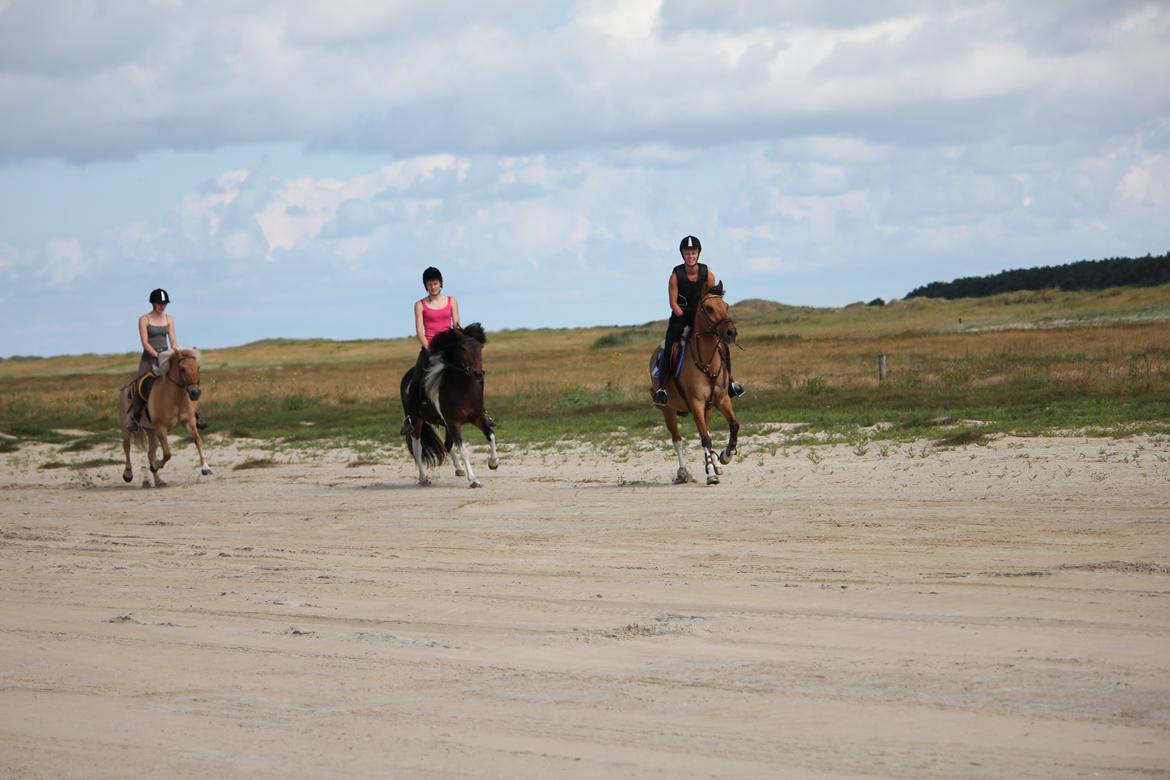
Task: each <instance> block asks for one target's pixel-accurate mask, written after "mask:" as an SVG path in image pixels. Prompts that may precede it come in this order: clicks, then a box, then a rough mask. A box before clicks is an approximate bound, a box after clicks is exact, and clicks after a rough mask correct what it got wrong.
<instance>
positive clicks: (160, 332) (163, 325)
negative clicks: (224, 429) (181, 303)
mask: <svg viewBox="0 0 1170 780" xmlns="http://www.w3.org/2000/svg"><path fill="white" fill-rule="evenodd" d="M170 302H171V296H170V295H168V294H167V291H166V290H163V289H162V288H159V289H157V290H152V291H151V293H150V304H151V309H150V311H149V312H147V313H146V314H143V315H142V316H141V317H139V318H138V338H139V340H140V341H141V342H142V357H141V358H140V359H139V361H138V373H137V374H136V375H135V377H134V382H135V384H137V383H138V380H139V379H141V378H142V375H143V374H145V373H147V372H148V371H152V370H153V369H154V368H155V366H157V365H158V353H160V352H165V351H166V350H167V349H172V350H175V349H178V348H179V340H178V339H176V338H175V320H174V318H173V317H171V315H169V314H167V312H166V309H167V304H168V303H170ZM142 407H143V403H142V400H141V399H140V398H138V397H137V394H135V398H134V402H133V403H132V404H131V405H130V423H129V424H128V425H127V426H126V427H127V429H128V430H130V431H132V432H133V431H136V430H138V422H139V419H140V418H141V417H142ZM196 419H197V420H198V413H196ZM196 424H197V425H198V426H199V428H200V429H203V428H206V427H207V424H206V423H204V422H203V421H202V420H198V422H197V423H196Z"/></svg>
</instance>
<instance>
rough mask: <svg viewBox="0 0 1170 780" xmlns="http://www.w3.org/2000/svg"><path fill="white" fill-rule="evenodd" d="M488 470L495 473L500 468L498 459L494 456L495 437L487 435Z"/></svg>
mask: <svg viewBox="0 0 1170 780" xmlns="http://www.w3.org/2000/svg"><path fill="white" fill-rule="evenodd" d="M488 447H489V448H490V449H489V450H488V468H489V469H491V470H492V471H495V470H496V469H497V468H499V467H500V458H499V456H497V455H496V435H495V434H494V433H492V434H488Z"/></svg>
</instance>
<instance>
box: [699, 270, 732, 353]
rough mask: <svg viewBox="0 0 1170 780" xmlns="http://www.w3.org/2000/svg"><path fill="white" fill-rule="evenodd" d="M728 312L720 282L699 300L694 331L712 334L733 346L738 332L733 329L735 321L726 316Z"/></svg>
mask: <svg viewBox="0 0 1170 780" xmlns="http://www.w3.org/2000/svg"><path fill="white" fill-rule="evenodd" d="M728 310H729V307H728V305H727V301H725V300H723V282H720V283H719V284H717V285H715V286H714V287H712V288H710V289H708V290H707V291H706V292H704V293H703V297H702V298H700V299H699V314H700V315H701V316H700V317H696V318H695V328H696V330H697V331H698V332H699V333H704V334H714V335H715V336H717V337H718V338H719V340H720V341H722V342H723V343H724V344H734V343H735V339H736V338H737V337H738V335H739V331H738V330H737V329H736V327H735V321H734V320H732V319H731V318H730V317H728V316H727V313H728ZM700 321H702V325H701V326H700Z"/></svg>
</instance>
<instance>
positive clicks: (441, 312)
mask: <svg viewBox="0 0 1170 780" xmlns="http://www.w3.org/2000/svg"><path fill="white" fill-rule="evenodd" d="M422 311H423V330H424V332H425V333H426V336H427V343H428V344H430V343H431V342H432V341H434V340H435V336H437V335H439V334H440V333H442V332H443V331H445V330H451V296H450V295H448V296H447V305H446V306H444V307H443V308H441V309H432V308H431V307H430V306H427V301H426V299H425V298H424V299H423V301H422Z"/></svg>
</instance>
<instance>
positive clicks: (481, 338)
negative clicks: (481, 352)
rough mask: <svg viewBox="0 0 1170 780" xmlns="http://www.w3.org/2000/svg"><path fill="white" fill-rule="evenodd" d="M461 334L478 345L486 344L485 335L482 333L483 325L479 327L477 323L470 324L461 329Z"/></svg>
mask: <svg viewBox="0 0 1170 780" xmlns="http://www.w3.org/2000/svg"><path fill="white" fill-rule="evenodd" d="M463 332H464V333H466V334H467V335H468V336H471V337H472V338H473V339H475V340H476V341H478V342H479V343H480V344H486V343H487V334H486V333H484V332H483V325H480V324H479V323H478V322H473V323H471V324H470V325H468V326H467V327H465V328H464V329H463Z"/></svg>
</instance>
